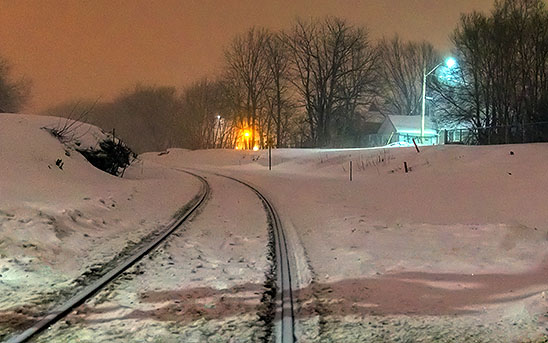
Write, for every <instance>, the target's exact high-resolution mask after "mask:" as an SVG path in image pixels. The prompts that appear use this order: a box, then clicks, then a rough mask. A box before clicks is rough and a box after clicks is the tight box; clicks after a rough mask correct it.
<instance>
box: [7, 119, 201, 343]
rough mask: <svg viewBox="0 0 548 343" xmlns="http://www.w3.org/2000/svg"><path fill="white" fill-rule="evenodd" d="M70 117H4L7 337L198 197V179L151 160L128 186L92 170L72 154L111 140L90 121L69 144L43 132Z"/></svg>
mask: <svg viewBox="0 0 548 343" xmlns="http://www.w3.org/2000/svg"><path fill="white" fill-rule="evenodd" d="M63 120H64V119H59V118H53V117H42V116H31V115H13V114H0V294H2V297H0V338H1V337H2V336H4V335H6V334H7V333H10V332H13V331H14V330H16V329H19V328H22V327H24V326H25V325H27V324H28V323H29V322H31V321H33V320H35V316H36V315H39V314H40V313H42V312H43V311H44V310H46V309H48V308H50V307H51V306H52V305H54V303H55V302H56V301H58V300H59V299H61V298H63V296H66V294H67V292H71V289H73V288H74V286H75V284H74V283H73V281H74V280H75V279H76V278H78V277H81V274H82V273H83V272H84V271H86V273H90V272H91V273H93V271H94V270H97V269H100V268H101V267H102V266H103V264H104V263H105V262H108V261H109V260H111V259H112V258H113V257H114V256H116V255H117V254H118V253H119V252H121V251H123V250H124V249H126V250H127V249H130V248H131V246H132V245H133V244H134V243H135V242H138V241H139V240H140V239H141V238H142V237H144V236H146V235H147V234H148V233H150V232H152V231H153V230H155V229H159V228H160V227H161V225H163V224H165V223H167V222H168V221H169V220H170V218H171V216H172V215H173V214H174V213H175V212H176V211H177V210H178V209H179V208H180V207H183V206H184V205H185V204H186V203H187V202H188V201H190V200H191V199H192V197H193V196H194V195H195V194H196V193H197V192H198V191H199V187H200V184H199V182H198V181H196V180H194V179H193V178H192V177H190V176H188V175H185V174H183V173H179V172H176V171H173V170H170V169H168V168H165V167H161V166H159V165H156V164H154V163H150V162H139V163H136V164H134V165H133V166H132V167H130V168H129V169H128V170H127V171H126V172H125V175H124V178H123V179H122V178H118V177H114V176H112V175H109V174H107V173H105V172H102V171H100V170H98V169H96V168H94V167H93V166H92V165H91V164H89V163H88V162H87V161H86V160H85V158H84V157H83V156H82V155H81V154H80V153H78V152H76V151H75V149H74V148H75V147H77V146H78V147H79V148H83V147H93V146H96V145H97V144H98V142H99V141H100V140H102V139H104V138H105V134H104V133H102V132H101V131H100V130H99V129H98V128H97V127H94V126H91V125H87V124H84V125H81V126H78V127H77V128H76V130H75V131H74V132H73V133H72V134H73V137H72V138H74V141H72V142H70V144H68V145H64V144H62V143H60V142H59V141H58V140H57V139H56V138H55V137H53V136H52V135H51V134H50V133H49V132H48V131H47V130H44V129H43V128H44V127H50V128H52V127H56V126H58V125H63ZM79 280H81V278H80V279H79Z"/></svg>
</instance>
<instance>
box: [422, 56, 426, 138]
mask: <svg viewBox="0 0 548 343" xmlns="http://www.w3.org/2000/svg"><path fill="white" fill-rule="evenodd" d="M425 113H426V64H425V65H424V69H423V71H422V112H421V117H422V118H421V142H422V141H423V137H424V115H425Z"/></svg>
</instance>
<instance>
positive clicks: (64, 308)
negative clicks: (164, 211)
mask: <svg viewBox="0 0 548 343" xmlns="http://www.w3.org/2000/svg"><path fill="white" fill-rule="evenodd" d="M185 172H186V173H188V174H190V175H192V176H194V177H196V178H198V179H199V180H200V181H201V182H202V187H201V190H200V192H199V193H198V194H197V195H196V197H194V199H193V200H192V201H191V203H190V205H188V206H187V207H186V208H185V210H184V211H183V213H181V214H179V215H178V216H176V218H175V219H173V220H172V221H171V222H170V223H169V225H168V226H167V229H166V230H165V231H163V232H162V233H160V234H158V236H157V237H156V238H155V239H153V240H152V241H151V242H149V243H147V244H145V245H143V246H142V247H141V248H140V249H138V250H137V251H136V252H135V253H134V254H132V255H131V256H129V257H128V258H126V259H125V260H123V261H120V264H119V265H118V266H117V267H115V268H114V269H112V270H110V271H109V272H108V273H106V274H105V275H103V276H102V277H101V278H100V279H98V280H96V281H95V282H93V283H91V284H90V285H88V286H87V287H85V288H84V289H82V290H81V291H80V292H79V293H77V294H76V295H75V296H73V297H72V298H70V299H68V300H67V301H66V302H65V303H63V304H61V305H59V306H58V307H56V308H54V309H53V310H52V311H50V312H49V313H48V314H47V315H46V316H44V317H43V318H42V319H41V320H40V321H38V322H36V323H35V324H34V325H32V326H31V327H30V328H28V329H26V330H25V331H23V332H22V333H20V334H17V335H15V336H12V337H11V338H10V339H8V340H7V341H6V343H22V342H27V341H28V340H29V339H31V338H32V337H33V336H35V335H37V334H38V333H40V332H41V331H43V330H45V329H47V328H48V327H49V326H51V325H53V324H54V323H55V322H57V321H59V320H60V319H62V318H63V317H65V316H66V315H68V314H69V313H70V312H71V311H72V310H73V309H75V308H76V307H78V306H79V305H81V304H82V303H84V302H85V301H86V300H87V299H89V298H91V297H93V296H94V295H95V294H96V293H97V292H98V291H99V290H101V289H103V288H104V287H105V286H106V285H108V284H109V283H110V282H112V281H113V280H114V279H116V278H117V277H118V276H120V275H121V274H122V273H123V272H125V271H126V270H127V269H128V268H130V267H131V266H133V265H134V264H135V263H136V262H138V261H139V260H141V259H142V258H143V257H144V256H146V255H147V254H149V253H150V252H151V251H153V250H154V249H155V248H156V247H158V246H159V245H160V244H161V243H162V242H164V241H165V240H166V239H167V238H168V237H169V236H170V235H171V234H172V233H173V232H174V231H175V230H177V229H178V228H179V227H180V226H181V224H183V223H184V222H185V221H187V220H188V219H189V218H190V216H192V215H193V214H194V213H196V211H197V210H198V209H199V208H200V207H201V206H202V205H203V204H204V203H205V201H206V199H207V198H208V196H209V194H210V191H211V190H210V187H209V184H208V182H207V181H206V179H205V178H203V177H202V176H199V175H197V174H194V173H191V172H188V171H185Z"/></svg>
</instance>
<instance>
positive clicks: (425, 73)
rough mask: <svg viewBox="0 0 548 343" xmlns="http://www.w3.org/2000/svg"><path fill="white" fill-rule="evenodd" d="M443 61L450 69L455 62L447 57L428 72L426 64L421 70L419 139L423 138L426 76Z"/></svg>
mask: <svg viewBox="0 0 548 343" xmlns="http://www.w3.org/2000/svg"><path fill="white" fill-rule="evenodd" d="M443 63H445V65H446V66H447V68H449V69H452V68H453V67H454V66H455V65H456V64H457V61H456V60H455V59H454V58H453V57H449V58H448V59H446V60H445V62H441V63H439V64H438V65H437V66H435V67H434V68H433V69H432V70H430V71H429V72H428V73H427V72H426V64H425V65H424V69H423V72H422V112H421V141H422V140H423V139H424V115H425V113H426V78H427V77H428V75H430V74H432V73H433V72H435V71H436V70H437V69H438V68H439V67H440V66H441V65H442V64H443Z"/></svg>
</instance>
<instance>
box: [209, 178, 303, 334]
mask: <svg viewBox="0 0 548 343" xmlns="http://www.w3.org/2000/svg"><path fill="white" fill-rule="evenodd" d="M215 175H217V176H221V177H224V178H227V179H231V180H233V181H236V182H238V183H240V184H242V185H244V186H246V187H248V188H249V189H251V190H252V191H253V192H254V193H255V194H256V195H257V197H259V199H261V201H262V203H263V204H264V206H265V209H266V211H267V213H268V217H269V218H270V222H271V223H272V230H273V236H274V247H275V262H276V297H275V316H274V336H275V342H276V343H293V342H295V341H296V339H295V329H294V324H295V319H294V314H293V291H292V288H291V287H292V281H291V263H290V262H291V261H290V256H291V255H290V254H289V250H288V244H287V240H286V237H285V232H284V230H283V227H282V223H281V221H280V217H279V216H278V213H277V212H276V209H275V208H274V206H273V205H272V203H271V202H270V201H269V200H268V198H267V197H266V196H264V195H263V194H262V193H261V192H260V191H259V190H258V189H257V188H256V187H254V186H252V185H250V184H249V183H246V182H244V181H242V180H239V179H237V178H234V177H231V176H226V175H222V174H215Z"/></svg>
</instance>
